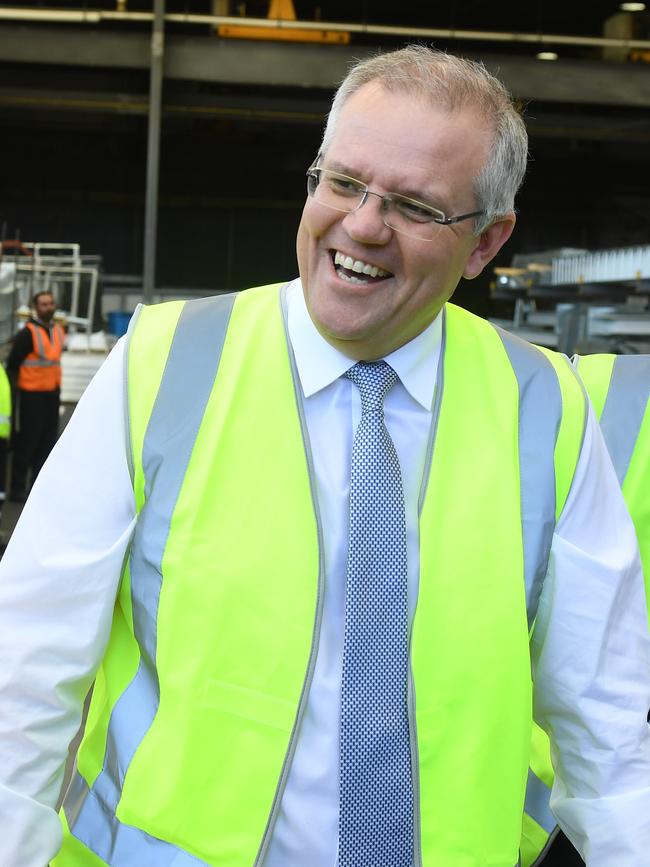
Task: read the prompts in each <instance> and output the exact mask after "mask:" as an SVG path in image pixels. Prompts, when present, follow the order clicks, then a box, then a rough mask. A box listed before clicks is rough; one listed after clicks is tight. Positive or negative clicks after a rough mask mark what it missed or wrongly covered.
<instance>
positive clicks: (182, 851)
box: [0, 48, 650, 867]
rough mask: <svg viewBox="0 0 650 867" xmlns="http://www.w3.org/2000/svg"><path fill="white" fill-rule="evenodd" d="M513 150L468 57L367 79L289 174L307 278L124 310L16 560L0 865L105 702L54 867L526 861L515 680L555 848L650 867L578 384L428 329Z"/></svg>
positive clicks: (622, 642)
mask: <svg viewBox="0 0 650 867" xmlns="http://www.w3.org/2000/svg"><path fill="white" fill-rule="evenodd" d="M525 157H526V136H525V130H524V126H523V123H522V121H521V119H520V118H519V116H518V115H517V113H516V112H515V111H514V110H513V108H512V105H511V103H510V99H509V97H508V95H507V93H506V92H505V90H504V89H503V87H502V86H501V84H500V83H499V82H498V81H497V80H496V79H494V78H493V77H492V76H490V75H488V73H487V72H486V71H485V70H484V69H483V68H482V67H481V66H477V65H475V64H472V63H469V62H467V61H463V60H460V59H458V58H454V57H451V56H447V55H444V54H440V53H437V52H431V51H429V50H428V49H426V48H409V49H405V50H403V51H401V52H395V53H391V54H387V55H383V56H379V57H377V58H373V59H371V60H369V61H366V62H364V63H361V64H359V65H358V66H357V67H355V68H354V69H353V70H352V71H351V73H350V74H349V75H348V77H347V78H346V80H345V82H344V83H343V85H342V86H341V88H340V89H339V91H338V94H337V96H336V98H335V101H334V104H333V108H332V112H331V114H330V118H329V121H328V126H327V129H326V132H325V136H324V139H323V144H322V147H321V152H320V154H319V155H318V158H317V159H316V161H315V162H314V164H313V165H312V166H311V167H310V169H309V171H308V198H307V202H306V204H305V209H304V212H303V217H302V222H301V225H300V229H299V233H298V262H299V270H300V275H301V276H300V280H295V281H293V282H291V283H290V284H288V285H287V286H285V287H280V286H272V287H262V288H260V289H254V290H250V291H248V292H244V293H240V294H239V295H238V296H236V297H233V296H221V297H219V298H216V299H202V300H199V301H196V302H189V303H183V302H172V303H171V304H167V305H160V306H158V307H151V308H145V309H143V310H142V311H141V312H140V314H139V316H138V317H137V318H136V319H135V321H134V324H133V326H132V327H131V329H130V337H129V339H128V341H127V342H126V343H123V344H118V347H117V348H116V350H114V351H113V353H112V354H111V356H109V359H108V361H107V363H106V365H105V366H104V368H103V369H102V370H101V371H100V372H99V373H98V375H97V377H96V378H95V380H94V382H93V383H92V384H91V386H90V388H89V389H88V391H87V392H86V394H85V396H84V398H83V400H82V401H81V403H80V405H79V408H78V410H77V413H76V416H75V419H73V421H72V422H71V423H70V424H69V425H68V427H67V429H66V433H65V436H64V437H63V438H62V439H61V441H60V442H59V443H58V445H57V447H56V449H55V451H54V453H53V456H52V459H51V460H50V461H49V462H48V464H47V466H46V467H45V468H44V470H43V472H42V473H41V476H40V477H39V479H38V482H37V485H36V487H35V490H34V492H33V495H32V497H31V498H30V501H29V503H28V504H27V507H26V509H25V511H24V513H23V518H22V520H21V522H20V523H19V525H18V527H17V529H16V531H15V533H14V536H13V538H12V541H11V544H10V546H9V548H8V550H7V553H6V554H5V558H4V560H3V563H2V570H3V571H2V572H0V611H3V610H4V611H6V612H7V613H6V615H5V617H4V620H3V623H2V624H1V625H2V629H0V636H2V638H0V640H1V641H2V642H3V645H2V656H3V659H4V664H3V666H2V667H0V676H1V677H3V678H4V679H5V680H4V682H3V684H2V690H3V692H4V694H5V699H4V707H3V709H2V713H3V717H2V718H1V720H0V760H1V762H2V767H3V768H5V769H6V770H5V771H4V781H3V782H4V787H5V788H4V789H3V798H2V803H1V807H2V809H3V812H4V813H5V814H6V815H7V816H8V817H9V820H8V822H7V823H6V825H7V827H8V828H10V829H11V830H10V832H9V834H7V833H5V834H4V837H3V839H2V842H0V846H4V850H5V851H4V852H3V859H2V861H3V864H4V865H7V867H14V865H18V864H20V865H21V867H26V865H39V867H40V865H41V864H42V863H43V862H45V861H47V860H48V858H52V856H54V853H55V852H56V849H57V847H58V846H59V844H60V830H59V825H58V821H57V819H56V817H55V815H54V814H53V812H52V809H51V807H52V805H53V804H54V803H55V801H56V798H57V795H58V789H59V786H60V782H61V774H62V771H61V767H62V764H63V760H64V755H65V750H66V747H67V743H68V741H69V740H70V738H71V737H72V735H73V734H74V731H75V729H76V727H77V726H78V724H79V719H80V706H81V703H82V701H83V697H84V695H85V693H86V691H87V689H88V687H89V686H90V684H91V682H92V680H93V678H95V675H96V678H95V686H94V690H93V699H92V704H91V707H90V712H89V717H88V722H87V726H86V734H85V737H84V742H83V744H82V746H81V748H80V752H79V756H78V763H77V772H76V774H75V776H74V777H73V781H72V784H71V786H70V789H69V791H68V793H67V795H66V799H65V803H64V808H63V811H62V816H61V819H62V823H63V826H64V841H63V848H62V850H61V853H60V855H59V856H57V857H54V859H53V861H52V863H53V864H54V865H56V867H60V865H71V864H75V865H81V864H83V865H86V864H88V865H102V864H111V865H118V864H146V865H162V864H165V865H171V864H174V865H176V867H178V865H190V864H193V865H194V864H211V865H217V864H218V865H219V867H224V865H232V867H234V865H252V864H255V865H264V867H298V865H300V867H302V865H307V864H309V865H310V867H334V865H342V867H347V865H355V867H364V865H365V867H414V865H423V867H429V865H445V867H461V865H462V867H479V865H487V864H490V865H498V867H514V865H515V864H516V863H517V861H518V857H519V856H518V850H519V839H520V832H521V816H522V810H523V802H524V790H525V784H526V778H527V768H528V757H529V752H530V727H531V703H532V699H533V696H532V695H531V677H530V673H531V661H532V667H533V675H534V683H535V689H534V701H535V717H536V719H537V720H538V721H539V722H540V724H542V725H543V726H544V727H545V728H546V729H548V730H549V731H550V733H551V737H552V739H553V742H554V744H555V749H556V755H557V763H556V766H557V772H558V779H557V783H556V795H555V799H554V809H555V811H556V813H557V815H558V818H559V820H560V822H561V823H562V826H563V827H564V828H565V830H566V831H567V833H568V834H569V836H570V837H571V839H572V840H573V842H574V843H575V844H576V845H577V846H578V848H580V850H581V851H582V852H583V854H584V855H585V856H586V859H587V862H588V864H589V867H604V865H607V867H611V865H612V864H616V865H617V867H631V865H641V864H642V863H644V860H645V858H646V854H647V851H648V845H649V844H650V819H649V818H648V817H649V816H650V810H649V809H648V808H649V807H650V787H649V783H648V780H649V779H650V775H649V772H650V756H649V755H648V746H649V742H648V728H647V724H646V710H647V707H648V704H649V703H650V694H649V693H650V690H649V688H648V671H649V670H650V655H649V649H648V635H647V626H646V622H645V618H644V617H642V616H640V615H639V611H638V608H639V605H640V603H641V600H642V595H643V588H642V583H641V574H640V568H639V562H638V551H637V549H636V546H635V541H634V531H633V527H632V525H631V523H630V521H629V518H628V516H627V514H626V512H625V508H624V505H623V502H622V498H621V496H620V492H618V489H617V484H616V479H615V476H614V474H613V471H612V467H611V464H610V463H609V461H608V459H607V456H606V452H605V447H604V444H603V442H602V439H601V438H600V435H599V433H598V430H597V425H596V424H595V422H594V420H593V418H592V416H591V415H588V416H587V415H586V412H585V410H586V407H585V400H584V395H583V392H582V389H581V388H580V386H579V384H578V383H577V380H576V379H575V376H574V374H573V372H572V371H571V369H570V368H569V367H568V365H567V364H566V362H565V360H564V359H561V358H559V357H556V356H554V355H552V354H551V355H549V356H548V357H547V356H546V355H543V354H542V353H540V352H539V351H538V350H536V349H535V348H533V347H531V346H530V345H529V344H526V343H524V342H522V341H518V340H517V339H515V338H511V337H509V336H508V335H506V334H505V333H504V332H500V331H497V330H496V329H494V328H493V327H492V326H490V325H489V324H488V323H486V322H484V321H483V320H480V319H478V318H477V317H474V316H472V315H471V314H469V313H467V312H465V311H463V310H461V309H460V308H457V307H455V306H453V305H451V304H447V303H446V302H447V301H448V299H449V298H450V296H451V295H452V293H453V291H454V289H455V287H456V284H457V283H458V281H459V280H460V279H461V277H462V276H465V277H467V278H472V277H475V276H477V275H478V274H479V273H480V272H481V270H482V269H483V268H484V267H485V265H486V264H487V263H488V262H489V261H490V260H491V259H492V257H493V256H494V255H495V254H496V252H497V251H498V250H499V248H500V247H501V246H502V244H503V243H505V241H506V240H507V238H508V236H509V235H510V233H511V231H512V228H513V226H514V222H515V216H514V211H513V200H514V194H515V192H516V189H517V187H518V186H519V183H520V181H521V178H522V176H523V172H524V167H525ZM124 376H126V380H125V381H124V382H123V377H124ZM125 398H128V409H127V410H125ZM91 431H92V433H91ZM71 465H74V468H75V469H74V478H73V479H69V478H66V484H67V491H66V492H65V493H64V491H63V488H64V487H65V485H64V483H63V480H64V478H65V472H66V471H70V469H71ZM64 468H65V469H64ZM594 502H597V503H605V504H607V505H606V507H605V508H603V510H602V512H594V510H593V503H594ZM45 514H47V515H48V516H49V515H52V519H51V520H50V521H45V520H44V519H43V516H44V515H45ZM35 522H38V524H39V527H41V526H42V529H41V537H40V538H41V542H42V548H41V547H40V546H39V547H35V546H33V545H32V544H31V539H32V538H33V529H34V523H35ZM28 540H30V542H29V543H28ZM129 545H130V547H129ZM127 549H128V550H129V553H128V557H127V556H126V552H127ZM123 566H124V568H123ZM585 588H587V590H585ZM623 595H624V596H625V597H626V598H627V599H629V600H632V601H634V600H637V601H638V603H639V605H634V604H626V605H625V606H617V605H616V604H615V602H616V600H617V599H619V598H621V596H623ZM52 607H55V609H56V623H55V624H52V623H51V620H52V617H51V610H52ZM26 611H29V616H26V615H25V612H26ZM16 612H21V615H20V616H19V617H15V615H16ZM14 618H15V619H16V622H17V624H18V625H17V626H13V623H14ZM533 624H534V632H533V640H532V645H531V646H530V649H529V629H530V628H531V627H532V625H533ZM46 626H47V628H46Z"/></svg>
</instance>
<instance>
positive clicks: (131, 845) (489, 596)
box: [53, 286, 585, 867]
mask: <svg viewBox="0 0 650 867" xmlns="http://www.w3.org/2000/svg"><path fill="white" fill-rule="evenodd" d="M443 335H444V336H443V347H442V352H441V366H440V370H439V373H438V378H437V388H436V397H435V402H434V407H433V422H432V429H431V437H430V445H429V451H428V460H427V467H426V471H425V474H424V479H423V485H422V492H421V498H420V505H421V509H420V539H421V550H420V589H419V597H418V604H417V611H416V614H415V619H414V623H413V628H412V636H411V688H410V723H411V742H412V755H413V770H414V789H415V808H416V822H415V839H414V853H415V854H414V863H415V864H416V865H418V867H437V865H442V864H444V865H445V867H487V865H490V867H514V865H515V864H516V863H517V862H518V857H519V856H518V850H519V839H520V832H521V816H522V810H523V801H524V790H525V786H526V778H527V768H528V760H529V747H530V728H531V682H530V658H529V627H530V624H531V622H532V621H533V619H534V617H535V612H536V608H537V601H538V599H539V595H540V592H541V587H542V582H543V580H544V576H545V573H546V568H547V560H548V556H549V550H550V543H551V537H552V534H553V529H554V526H555V521H556V515H557V512H558V510H561V508H562V505H563V503H564V501H565V499H566V496H567V493H568V491H569V488H570V486H571V483H572V479H573V473H574V470H575V466H576V462H577V458H578V454H579V451H580V446H581V441H582V436H583V430H584V415H585V403H584V396H583V393H582V390H581V388H580V386H579V384H578V382H577V379H576V378H575V375H574V374H573V371H572V370H571V369H570V367H569V365H568V363H566V360H563V359H560V358H558V359H554V360H553V361H550V360H549V359H548V358H547V357H546V356H544V355H543V353H541V352H540V351H538V350H537V349H535V348H534V347H532V346H531V345H530V344H527V343H525V342H524V341H521V340H518V339H517V338H515V337H512V336H511V335H508V334H506V333H505V332H502V331H500V330H498V329H497V328H495V327H494V326H492V325H490V324H488V323H487V322H485V321H484V320H481V319H478V318H477V317H475V316H472V315H471V314H469V313H467V312H466V311H464V310H461V309H460V308H457V307H454V306H453V305H447V306H446V309H445V313H444V326H443ZM127 376H128V399H129V419H130V443H131V451H132V462H133V484H134V491H135V497H136V505H137V509H138V521H137V526H136V530H135V533H134V538H133V542H132V546H131V550H130V555H129V558H128V563H127V565H126V567H125V570H124V575H123V579H122V582H121V586H120V590H119V595H118V598H117V601H116V607H115V615H114V621H113V627H112V632H111V636H110V640H109V644H108V648H107V651H106V655H105V658H104V661H103V663H102V666H101V669H100V672H99V674H98V676H97V681H96V684H95V688H94V692H93V698H92V703H91V707H90V713H89V717H88V722H87V727H86V733H85V736H84V740H83V743H82V745H81V748H80V751H79V755H78V762H77V774H76V776H75V777H74V779H73V782H72V784H71V787H70V789H69V791H68V793H67V796H66V799H65V803H64V807H63V812H62V821H63V824H64V842H63V848H62V850H61V853H60V854H59V856H57V858H55V860H54V862H53V864H54V865H56V867H61V865H65V867H81V865H83V867H88V865H90V867H97V865H107V864H108V865H113V867H122V865H124V867H125V865H135V864H137V865H143V867H144V865H146V867H158V865H169V867H171V865H173V867H189V865H214V867H217V865H218V867H251V865H260V864H262V863H263V860H264V856H265V853H266V851H267V848H268V844H269V840H270V838H271V835H272V833H273V828H274V824H275V821H276V818H277V814H278V811H279V805H280V802H281V799H282V794H283V791H284V787H285V785H286V781H287V776H288V774H289V769H290V766H291V761H292V757H293V754H294V751H295V747H296V740H297V738H298V732H299V727H300V721H301V718H302V716H303V714H304V712H305V707H306V703H307V698H308V694H309V689H310V684H311V679H312V675H313V670H314V663H315V659H316V654H317V651H318V637H319V627H320V619H321V615H322V599H323V582H324V581H325V580H326V576H325V575H324V574H323V561H322V544H321V537H322V534H323V528H322V525H321V522H320V518H319V513H318V505H317V500H316V498H315V496H314V474H313V468H312V462H311V457H310V448H309V439H308V434H307V431H306V428H305V423H304V413H303V406H302V396H301V390H300V385H299V380H298V378H297V374H296V371H295V366H294V362H293V357H292V353H291V349H290V347H289V344H288V340H287V335H286V293H285V291H284V290H281V289H280V287H279V286H270V287H262V288H259V289H252V290H249V291H247V292H243V293H240V294H238V295H236V296H219V297H216V298H208V299H200V300H195V301H189V302H170V303H168V304H163V305H160V306H157V307H149V308H144V309H141V310H140V312H139V315H137V316H136V317H134V321H133V323H132V325H131V327H130V337H129V348H128V373H127ZM287 867H290V865H287Z"/></svg>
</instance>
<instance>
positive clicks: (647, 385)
mask: <svg viewBox="0 0 650 867" xmlns="http://www.w3.org/2000/svg"><path fill="white" fill-rule="evenodd" d="M573 363H574V364H575V366H576V368H577V370H578V375H579V376H580V378H581V379H582V381H583V383H584V385H585V388H586V389H587V393H588V394H589V397H590V399H591V402H592V404H593V407H594V410H595V412H596V415H597V417H598V420H599V422H600V427H601V430H602V432H603V437H604V438H605V443H606V445H607V450H608V451H609V454H610V457H611V459H612V463H613V464H614V469H615V470H616V476H617V478H618V481H619V484H620V485H621V489H622V491H623V497H624V498H625V502H626V504H627V507H628V510H629V512H630V516H631V518H632V521H633V522H634V527H635V529H636V536H637V539H638V542H639V549H640V551H641V563H642V565H643V575H644V578H645V589H646V597H647V598H648V599H650V402H649V401H650V355H609V354H606V355H605V354H603V355H585V356H582V357H580V356H575V358H574V359H573ZM649 617H650V608H649Z"/></svg>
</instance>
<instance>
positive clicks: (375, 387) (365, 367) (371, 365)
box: [345, 361, 397, 415]
mask: <svg viewBox="0 0 650 867" xmlns="http://www.w3.org/2000/svg"><path fill="white" fill-rule="evenodd" d="M345 376H346V377H347V378H348V379H349V380H351V381H352V382H353V383H354V384H355V385H356V387H357V388H358V389H359V394H360V395H361V414H362V415H365V414H366V413H368V412H377V411H380V412H381V411H383V406H384V398H385V397H386V395H387V394H388V392H389V391H390V389H391V388H392V387H393V386H394V385H395V383H396V382H397V374H396V373H395V371H394V370H393V368H392V367H391V366H390V364H386V362H385V361H359V362H357V364H355V365H354V367H351V368H350V369H349V370H347V371H346V372H345Z"/></svg>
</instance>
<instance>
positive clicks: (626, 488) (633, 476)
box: [521, 354, 650, 867]
mask: <svg viewBox="0 0 650 867" xmlns="http://www.w3.org/2000/svg"><path fill="white" fill-rule="evenodd" d="M573 364H574V366H575V367H576V368H577V370H578V374H579V376H580V378H581V380H582V382H583V384H584V386H585V388H586V389H587V393H588V395H589V398H590V400H591V403H592V405H593V407H594V411H595V413H596V417H597V418H598V420H599V422H600V427H601V430H602V432H603V437H604V439H605V444H606V445H607V450H608V452H609V455H610V457H611V459H612V463H613V464H614V469H615V470H616V475H617V478H618V481H619V484H620V485H621V488H622V491H623V496H624V498H625V502H626V504H627V507H628V509H629V512H630V516H631V517H632V520H633V522H634V527H635V529H636V535H637V539H638V542H639V548H640V550H641V563H642V565H643V574H644V578H645V588H646V597H647V598H648V599H650V496H649V495H648V491H650V404H649V402H648V401H649V398H650V355H610V354H595V355H585V356H578V355H576V356H574V358H573ZM648 612H649V618H650V605H649V607H648ZM531 768H532V769H533V770H534V771H535V774H536V776H537V777H538V778H539V779H540V780H541V781H543V782H544V783H545V787H544V786H537V788H536V792H535V800H536V804H535V807H534V811H533V815H535V813H536V814H537V815H538V816H539V815H547V816H548V815H550V810H549V809H548V806H547V805H548V800H549V798H550V793H551V787H552V785H553V767H552V764H551V757H550V745H549V742H548V737H547V736H546V734H545V733H544V732H543V731H541V729H539V728H538V727H537V726H535V729H534V738H533V749H532V753H531ZM530 798H531V799H532V795H531V796H530ZM528 801H529V796H527V808H528ZM544 801H546V804H545V803H544ZM523 829H524V830H523V837H522V846H521V853H522V859H521V863H522V867H530V865H531V864H533V863H537V862H536V858H541V856H540V852H541V853H542V855H543V853H544V851H545V849H546V847H547V845H548V839H549V833H548V831H549V830H550V829H549V828H548V827H543V825H540V824H539V822H535V821H534V819H533V818H532V816H531V815H529V814H527V815H525V816H524V826H523Z"/></svg>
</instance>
